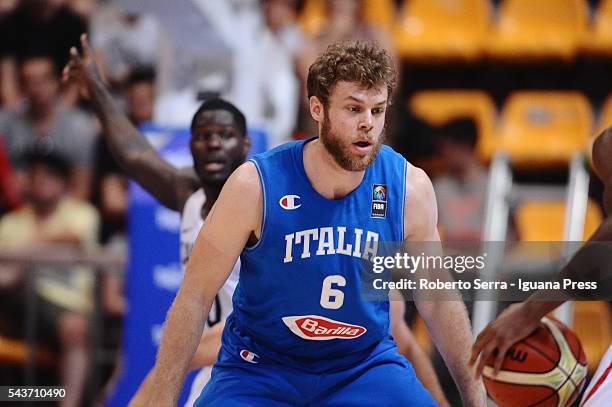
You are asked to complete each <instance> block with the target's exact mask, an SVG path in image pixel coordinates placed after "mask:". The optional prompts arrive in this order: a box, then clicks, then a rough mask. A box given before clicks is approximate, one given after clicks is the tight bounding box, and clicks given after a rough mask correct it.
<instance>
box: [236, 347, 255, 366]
mask: <svg viewBox="0 0 612 407" xmlns="http://www.w3.org/2000/svg"><path fill="white" fill-rule="evenodd" d="M240 357H241V358H242V359H243V360H244V361H246V362H249V363H259V362H258V361H257V359H259V356H257V354H256V353H253V352H251V351H248V350H246V349H242V350H241V351H240Z"/></svg>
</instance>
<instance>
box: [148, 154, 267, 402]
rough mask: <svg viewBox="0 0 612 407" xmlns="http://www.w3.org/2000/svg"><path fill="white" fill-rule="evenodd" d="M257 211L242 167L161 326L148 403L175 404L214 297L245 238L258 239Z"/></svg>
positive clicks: (251, 173) (252, 176) (249, 169)
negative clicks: (159, 343)
mask: <svg viewBox="0 0 612 407" xmlns="http://www.w3.org/2000/svg"><path fill="white" fill-rule="evenodd" d="M262 207H263V199H262V193H261V186H260V183H259V177H258V175H257V170H256V169H255V166H254V165H253V163H250V162H248V163H245V164H243V165H242V166H240V167H239V168H238V169H237V170H236V171H235V172H234V173H233V174H232V176H231V177H230V178H229V179H228V180H227V182H226V184H225V186H224V187H223V190H222V191H221V194H220V195H219V198H218V199H217V202H216V203H215V204H214V206H213V207H212V209H211V211H210V213H209V214H208V217H207V218H206V221H205V222H204V226H203V227H202V229H201V230H200V234H199V235H198V238H197V239H196V242H195V245H194V247H193V251H192V254H191V257H190V258H189V262H188V263H187V267H186V269H185V277H184V279H183V283H182V284H181V288H180V290H179V292H178V294H177V296H176V299H175V300H174V303H173V305H172V308H171V309H170V312H169V314H168V318H167V320H166V324H165V326H164V333H163V336H162V342H161V346H160V348H159V353H158V355H157V362H156V364H155V367H154V370H155V378H154V385H153V391H152V395H151V398H150V403H149V405H155V406H168V405H176V402H177V398H178V395H179V391H180V389H181V386H182V384H183V381H184V379H185V375H186V373H187V370H188V368H189V363H190V361H191V359H192V357H193V355H194V352H195V350H196V347H197V346H198V343H199V341H200V337H201V335H202V329H203V327H204V321H205V316H206V315H208V313H209V312H210V308H211V305H212V302H213V300H214V298H215V295H216V294H217V292H218V291H219V288H220V287H221V286H222V285H223V283H224V282H225V280H226V279H227V277H228V276H229V274H230V272H231V271H232V268H233V266H234V263H235V262H236V259H237V258H238V256H239V255H240V252H241V251H242V249H243V248H244V246H245V245H246V243H247V241H248V240H249V237H250V236H251V235H252V234H254V235H255V236H256V237H259V236H260V232H261V231H260V225H261V217H262Z"/></svg>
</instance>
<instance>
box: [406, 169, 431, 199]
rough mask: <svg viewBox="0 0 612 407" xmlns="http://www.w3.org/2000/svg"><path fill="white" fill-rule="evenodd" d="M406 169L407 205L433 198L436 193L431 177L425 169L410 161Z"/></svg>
mask: <svg viewBox="0 0 612 407" xmlns="http://www.w3.org/2000/svg"><path fill="white" fill-rule="evenodd" d="M407 165H408V169H407V171H406V205H407V206H408V205H410V204H411V203H421V202H427V201H429V200H432V199H433V201H434V202H435V194H434V189H433V185H432V183H431V179H429V176H428V175H427V173H426V172H425V171H423V170H422V169H421V168H419V167H415V166H414V165H412V164H410V163H408V164H407Z"/></svg>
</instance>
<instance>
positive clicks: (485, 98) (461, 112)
mask: <svg viewBox="0 0 612 407" xmlns="http://www.w3.org/2000/svg"><path fill="white" fill-rule="evenodd" d="M408 103H409V108H410V109H411V110H412V111H413V112H414V114H416V115H417V116H419V117H420V118H422V119H423V120H425V121H427V122H428V123H429V124H431V125H433V126H440V125H442V124H444V123H446V122H448V121H449V120H451V119H455V118H459V117H470V118H472V119H474V121H475V122H476V125H477V127H478V141H477V144H476V150H477V151H478V153H479V155H480V156H481V158H486V157H487V156H489V155H490V153H489V152H488V150H487V148H488V147H487V146H488V144H489V143H488V140H490V139H491V137H492V136H493V129H494V125H495V120H496V111H495V105H494V103H493V100H492V99H491V97H489V95H487V94H486V93H485V92H482V91H478V90H427V91H421V92H418V93H416V94H415V95H414V96H412V98H410V101H409V102H408Z"/></svg>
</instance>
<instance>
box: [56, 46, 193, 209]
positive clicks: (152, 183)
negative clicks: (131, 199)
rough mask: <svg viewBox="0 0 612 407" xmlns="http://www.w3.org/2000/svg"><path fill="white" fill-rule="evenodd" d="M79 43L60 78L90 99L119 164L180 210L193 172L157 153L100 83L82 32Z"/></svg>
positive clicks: (172, 207) (148, 188)
mask: <svg viewBox="0 0 612 407" xmlns="http://www.w3.org/2000/svg"><path fill="white" fill-rule="evenodd" d="M81 45H82V47H83V58H82V59H81V57H80V56H79V54H78V52H77V51H76V49H74V48H73V49H71V51H70V62H69V63H68V65H67V66H66V69H64V80H65V81H68V80H73V81H76V82H77V83H78V84H79V87H80V89H81V92H82V93H83V94H85V95H87V96H88V97H89V98H90V99H91V103H92V106H93V108H94V111H95V113H96V115H97V116H98V118H99V119H100V122H101V123H102V126H103V128H104V132H103V134H104V137H106V140H107V141H108V146H109V148H110V150H111V152H112V154H113V156H114V157H115V159H116V160H117V163H118V164H119V165H120V166H121V168H123V170H124V171H125V172H126V173H127V174H128V175H129V176H130V177H131V178H133V179H134V180H135V181H136V182H138V183H139V184H140V185H141V186H142V187H143V188H144V189H146V190H147V191H148V192H150V193H151V194H152V195H153V196H155V198H157V199H158V200H159V201H160V202H161V203H162V204H163V205H165V206H166V207H168V208H170V209H174V210H181V209H182V205H183V203H184V201H185V200H186V198H187V196H188V195H189V194H190V193H191V192H192V191H193V190H194V189H196V188H197V185H198V180H197V178H196V176H195V173H194V172H193V171H180V170H179V169H177V168H175V167H174V166H172V165H171V164H170V163H168V162H167V161H165V160H164V159H163V158H161V157H160V156H159V155H158V154H157V152H156V151H155V149H154V148H153V147H152V146H151V145H150V144H149V143H148V142H147V140H146V139H145V138H144V136H143V135H142V134H140V132H138V130H137V129H136V128H135V127H134V126H133V125H132V123H131V122H130V121H129V119H128V118H127V116H126V115H125V114H124V113H123V111H121V109H119V107H118V106H117V104H116V103H115V102H114V100H113V97H112V96H111V95H110V93H109V92H108V90H107V89H106V87H105V86H104V84H103V82H102V79H101V77H100V74H99V72H98V70H97V68H96V66H95V62H94V61H93V57H92V51H91V50H90V48H89V44H88V43H87V39H86V37H85V36H83V37H82V38H81Z"/></svg>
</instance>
